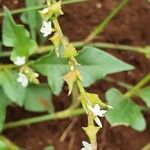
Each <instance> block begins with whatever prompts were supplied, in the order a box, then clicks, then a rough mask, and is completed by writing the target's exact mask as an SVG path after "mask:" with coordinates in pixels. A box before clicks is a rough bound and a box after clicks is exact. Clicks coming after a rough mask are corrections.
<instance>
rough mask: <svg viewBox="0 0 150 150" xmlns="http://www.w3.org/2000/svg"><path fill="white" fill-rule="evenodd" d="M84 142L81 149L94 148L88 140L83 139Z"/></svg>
mask: <svg viewBox="0 0 150 150" xmlns="http://www.w3.org/2000/svg"><path fill="white" fill-rule="evenodd" d="M82 144H83V146H84V147H83V148H81V150H92V149H93V148H92V145H91V144H89V143H88V142H86V141H82Z"/></svg>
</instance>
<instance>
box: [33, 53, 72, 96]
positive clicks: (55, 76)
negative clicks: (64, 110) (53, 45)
mask: <svg viewBox="0 0 150 150" xmlns="http://www.w3.org/2000/svg"><path fill="white" fill-rule="evenodd" d="M33 67H34V68H35V69H36V70H37V71H38V72H40V73H41V74H42V75H44V76H47V77H48V83H49V86H50V87H51V90H52V92H53V93H54V94H56V95H57V94H59V93H60V92H61V89H62V85H63V83H64V80H63V76H64V75H65V74H66V73H67V72H68V71H69V67H68V65H67V60H65V59H62V58H57V57H56V55H55V53H51V54H49V55H46V56H43V57H41V58H40V59H38V60H37V61H36V63H35V64H34V65H33Z"/></svg>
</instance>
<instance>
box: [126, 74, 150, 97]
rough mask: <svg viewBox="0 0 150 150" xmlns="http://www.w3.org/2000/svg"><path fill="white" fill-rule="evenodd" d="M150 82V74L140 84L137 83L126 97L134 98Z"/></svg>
mask: <svg viewBox="0 0 150 150" xmlns="http://www.w3.org/2000/svg"><path fill="white" fill-rule="evenodd" d="M149 81H150V73H149V74H148V75H146V76H145V77H144V78H143V79H142V80H141V81H140V82H139V83H137V84H136V85H135V86H134V87H133V88H131V90H129V91H128V92H127V93H125V94H124V96H125V97H132V96H134V95H136V94H137V92H138V91H139V90H140V89H141V88H142V87H143V86H144V85H145V84H146V83H148V82H149Z"/></svg>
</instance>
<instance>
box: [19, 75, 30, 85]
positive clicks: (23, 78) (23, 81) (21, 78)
mask: <svg viewBox="0 0 150 150" xmlns="http://www.w3.org/2000/svg"><path fill="white" fill-rule="evenodd" d="M17 82H19V83H21V85H22V86H23V87H27V85H28V83H29V81H28V78H27V76H26V75H25V74H23V73H21V72H20V73H19V77H18V79H17Z"/></svg>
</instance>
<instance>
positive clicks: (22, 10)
mask: <svg viewBox="0 0 150 150" xmlns="http://www.w3.org/2000/svg"><path fill="white" fill-rule="evenodd" d="M84 1H87V0H68V1H64V2H62V3H63V4H64V5H66V4H73V3H78V2H84ZM45 7H47V5H42V6H34V7H28V8H20V9H15V10H12V11H11V14H12V15H15V14H18V13H22V12H27V11H32V10H37V9H42V8H45ZM3 16H4V13H3V12H1V13H0V17H3Z"/></svg>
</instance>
